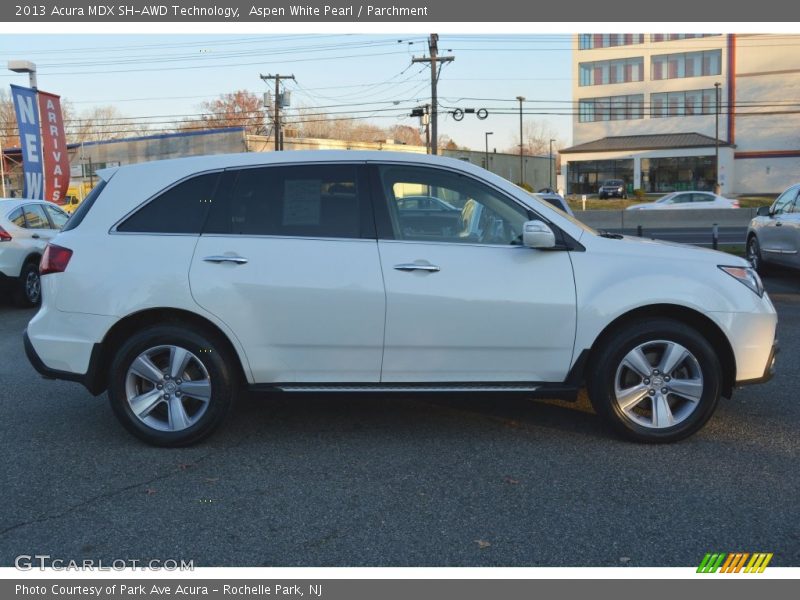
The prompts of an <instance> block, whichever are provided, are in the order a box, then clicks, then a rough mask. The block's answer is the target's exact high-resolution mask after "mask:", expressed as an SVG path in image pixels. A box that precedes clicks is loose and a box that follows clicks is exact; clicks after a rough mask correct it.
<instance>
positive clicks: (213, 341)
mask: <svg viewBox="0 0 800 600" xmlns="http://www.w3.org/2000/svg"><path fill="white" fill-rule="evenodd" d="M233 359H234V357H231V356H229V355H228V353H227V352H226V349H225V347H224V345H223V344H222V343H221V342H220V340H218V339H217V338H216V337H215V336H213V335H209V334H208V333H205V332H199V331H196V330H191V329H189V328H188V327H184V326H181V325H159V326H155V327H150V328H148V329H144V330H142V331H140V332H138V333H136V334H134V335H133V336H132V337H131V338H130V339H129V340H128V341H127V342H125V343H124V344H123V345H122V346H121V347H120V348H119V350H118V351H117V352H116V354H115V356H114V359H113V361H112V364H111V371H110V373H109V388H108V396H109V399H110V401H111V407H112V408H113V410H114V413H115V414H116V415H117V417H118V418H119V420H120V421H121V422H122V425H123V426H124V427H125V428H126V429H127V430H128V431H130V432H131V433H132V434H134V435H135V436H137V437H138V438H140V439H142V440H144V441H145V442H147V443H149V444H153V445H155V446H187V445H189V444H194V443H196V442H199V441H200V440H202V439H203V438H205V437H207V436H209V435H210V434H211V433H212V432H213V431H214V430H215V429H216V428H217V427H219V425H220V424H221V423H222V422H223V420H224V419H225V417H226V415H227V414H228V412H229V410H230V408H231V405H232V404H233V401H234V399H235V396H236V392H237V387H238V386H237V379H236V376H235V370H234V369H233V363H232V360H233Z"/></svg>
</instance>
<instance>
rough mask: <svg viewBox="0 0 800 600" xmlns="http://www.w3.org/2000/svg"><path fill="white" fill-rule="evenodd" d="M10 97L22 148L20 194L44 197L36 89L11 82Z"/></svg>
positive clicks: (30, 196) (28, 196)
mask: <svg viewBox="0 0 800 600" xmlns="http://www.w3.org/2000/svg"><path fill="white" fill-rule="evenodd" d="M11 97H12V98H13V99H14V110H15V111H16V113H17V124H18V126H19V142H20V146H21V148H22V171H23V174H24V178H25V179H24V186H23V192H22V195H23V197H25V198H35V199H37V200H41V199H43V198H44V165H43V160H42V138H41V135H40V132H39V106H38V104H37V102H36V90H32V89H30V88H24V87H20V86H18V85H13V84H12V85H11Z"/></svg>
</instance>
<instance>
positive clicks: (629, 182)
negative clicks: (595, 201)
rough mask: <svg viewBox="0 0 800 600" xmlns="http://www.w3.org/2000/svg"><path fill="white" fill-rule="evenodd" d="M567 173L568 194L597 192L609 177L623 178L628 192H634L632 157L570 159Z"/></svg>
mask: <svg viewBox="0 0 800 600" xmlns="http://www.w3.org/2000/svg"><path fill="white" fill-rule="evenodd" d="M567 173H568V175H567V177H568V180H567V193H568V194H596V193H597V190H598V189H599V187H600V186H601V185H602V184H603V182H604V181H607V180H609V179H622V180H623V181H624V182H625V188H626V190H627V191H628V193H631V192H633V159H632V158H627V159H618V160H581V161H575V162H572V161H570V162H569V166H568V168H567Z"/></svg>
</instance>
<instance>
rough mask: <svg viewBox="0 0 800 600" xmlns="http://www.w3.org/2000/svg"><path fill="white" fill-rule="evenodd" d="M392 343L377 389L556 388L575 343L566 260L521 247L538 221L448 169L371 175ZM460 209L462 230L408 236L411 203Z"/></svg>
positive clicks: (401, 168) (382, 168)
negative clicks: (405, 205) (411, 199)
mask: <svg viewBox="0 0 800 600" xmlns="http://www.w3.org/2000/svg"><path fill="white" fill-rule="evenodd" d="M373 177H374V185H375V189H376V191H375V194H374V195H375V199H376V205H375V206H376V220H377V223H378V234H379V241H378V247H379V249H380V260H381V267H382V269H383V278H384V281H385V285H386V333H385V343H384V353H383V369H382V374H381V381H383V382H386V383H397V382H438V383H443V382H521V381H524V382H537V381H540V382H560V381H563V380H564V379H565V377H566V375H567V372H568V370H569V366H570V360H571V356H572V351H573V342H574V337H575V321H576V312H575V311H576V304H575V285H574V281H573V275H572V264H571V261H570V257H569V253H568V252H564V251H537V250H532V249H530V248H527V247H524V246H522V245H521V232H522V226H523V223H524V222H525V221H527V220H528V219H529V217H531V216H533V214H534V213H533V212H532V211H530V209H528V208H526V207H524V206H523V205H521V204H519V203H517V202H516V201H514V200H513V199H511V198H509V197H508V196H506V195H505V194H504V193H502V192H500V191H498V190H496V189H495V188H493V187H491V186H489V185H487V184H485V183H483V182H481V181H479V180H477V179H475V178H473V177H472V176H468V175H465V174H462V173H459V172H457V171H450V170H447V169H444V168H440V167H436V168H433V167H419V166H407V165H402V164H376V165H375V166H374V170H373ZM421 193H422V194H427V195H432V196H435V197H438V198H441V199H443V200H445V201H446V202H448V203H449V204H451V205H453V206H456V207H459V208H461V209H462V212H463V217H462V219H461V225H460V227H459V228H458V229H457V230H455V231H454V230H452V228H449V227H443V228H441V229H440V230H439V231H438V232H435V233H431V228H427V227H424V228H420V229H416V228H414V227H409V226H407V224H406V223H404V222H403V220H402V214H401V213H400V211H399V210H398V209H397V204H398V201H401V202H402V198H403V196H404V195H407V194H421Z"/></svg>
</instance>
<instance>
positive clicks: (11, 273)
mask: <svg viewBox="0 0 800 600" xmlns="http://www.w3.org/2000/svg"><path fill="white" fill-rule="evenodd" d="M68 218H69V215H68V214H67V213H65V212H64V211H63V210H62V209H61V208H59V207H58V206H56V205H55V204H53V203H52V202H47V201H44V200H28V199H20V198H0V287H3V288H5V289H7V290H8V289H10V290H11V292H12V293H13V295H14V301H15V302H16V303H17V305H19V306H35V305H36V304H38V303H39V300H40V297H41V286H40V282H39V259H40V258H41V257H42V253H43V252H44V249H45V246H46V245H47V242H48V241H50V239H51V238H53V236H55V235H56V233H58V230H59V229H61V227H62V226H63V225H64V223H66V221H67V219H68Z"/></svg>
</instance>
